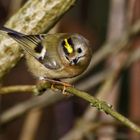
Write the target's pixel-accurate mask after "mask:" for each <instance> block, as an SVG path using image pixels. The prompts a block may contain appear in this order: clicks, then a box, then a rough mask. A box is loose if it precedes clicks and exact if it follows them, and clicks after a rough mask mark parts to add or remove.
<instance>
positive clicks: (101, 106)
mask: <svg viewBox="0 0 140 140" xmlns="http://www.w3.org/2000/svg"><path fill="white" fill-rule="evenodd" d="M51 85H52V84H51V83H49V82H46V81H42V82H41V83H39V85H37V86H36V88H37V89H36V90H33V92H34V93H36V91H40V89H44V88H45V89H48V88H51ZM54 87H55V88H56V89H59V90H61V91H63V88H64V87H63V86H62V85H54ZM65 91H66V92H68V93H70V94H73V95H76V96H78V97H80V98H82V99H84V100H86V101H88V102H89V103H90V105H91V106H93V107H96V108H97V109H98V110H99V111H103V112H105V113H106V114H109V115H110V116H112V117H114V118H115V119H117V120H119V121H120V122H122V123H123V124H124V125H126V126H128V127H129V128H131V129H133V130H134V131H136V132H138V133H140V128H139V127H138V126H136V125H135V124H134V123H132V122H131V121H129V120H128V119H127V118H125V117H124V116H122V115H121V114H119V113H117V112H116V111H114V110H113V109H112V106H111V105H110V104H107V103H106V102H105V101H102V100H99V99H97V98H95V97H93V96H91V95H89V94H88V93H86V92H83V91H80V90H77V89H75V88H73V87H67V88H66V89H65ZM0 120H1V121H0V122H1V123H2V118H1V119H0Z"/></svg>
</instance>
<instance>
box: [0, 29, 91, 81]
mask: <svg viewBox="0 0 140 140" xmlns="http://www.w3.org/2000/svg"><path fill="white" fill-rule="evenodd" d="M0 30H2V31H4V32H6V34H8V36H9V37H11V38H12V39H13V40H15V41H16V42H17V43H18V44H19V46H20V47H21V48H22V49H23V50H24V52H25V57H26V60H27V65H28V68H29V71H30V72H31V73H32V74H33V75H34V76H35V77H37V78H39V79H46V80H50V81H56V83H57V82H58V81H60V80H62V79H66V78H73V77H76V76H78V75H80V74H81V73H83V72H84V71H85V70H86V68H87V67H88V65H89V63H90V60H91V57H92V51H91V46H90V43H89V41H88V40H87V39H86V38H85V37H83V36H82V35H80V34H77V33H55V34H35V35H26V34H23V33H21V32H18V31H15V30H13V29H10V28H7V27H2V28H1V29H0Z"/></svg>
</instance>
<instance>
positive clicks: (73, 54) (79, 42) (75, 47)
mask: <svg viewBox="0 0 140 140" xmlns="http://www.w3.org/2000/svg"><path fill="white" fill-rule="evenodd" d="M61 47H62V49H63V50H62V51H63V56H64V57H65V58H66V60H67V61H68V62H69V64H70V65H78V64H79V63H81V62H82V61H84V59H86V58H85V57H86V55H87V52H88V51H89V43H88V40H86V39H85V38H84V37H82V36H81V35H78V34H72V35H70V37H68V38H65V39H64V40H62V43H61Z"/></svg>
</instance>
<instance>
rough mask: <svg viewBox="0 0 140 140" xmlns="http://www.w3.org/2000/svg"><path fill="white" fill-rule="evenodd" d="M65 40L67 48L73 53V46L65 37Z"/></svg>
mask: <svg viewBox="0 0 140 140" xmlns="http://www.w3.org/2000/svg"><path fill="white" fill-rule="evenodd" d="M64 41H65V48H66V49H67V51H68V53H72V52H73V48H72V46H71V45H70V44H69V43H68V40H67V39H64Z"/></svg>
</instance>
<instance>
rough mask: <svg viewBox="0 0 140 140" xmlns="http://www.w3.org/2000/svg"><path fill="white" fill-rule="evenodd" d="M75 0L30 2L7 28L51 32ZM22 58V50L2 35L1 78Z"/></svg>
mask: <svg viewBox="0 0 140 140" xmlns="http://www.w3.org/2000/svg"><path fill="white" fill-rule="evenodd" d="M74 2H75V0H59V1H54V0H45V1H44V0H43V1H40V0H29V1H27V3H26V4H25V5H24V6H23V7H22V8H21V9H20V10H19V11H18V12H17V13H16V14H15V15H14V16H12V17H11V18H10V19H9V21H8V22H7V23H6V24H5V26H7V27H9V28H12V29H15V30H17V31H20V32H23V33H27V34H38V33H41V32H44V31H49V30H50V29H51V27H52V26H54V25H55V23H56V22H57V21H58V20H59V19H60V17H61V16H62V15H64V13H66V11H67V10H68V9H69V8H70V7H71V6H72V5H73V4H74ZM21 57H22V53H21V49H20V47H18V44H17V43H15V42H14V41H12V39H10V38H8V37H7V36H4V35H3V34H0V60H1V63H0V78H2V77H3V76H4V75H5V74H6V73H7V72H8V71H9V70H10V69H11V68H13V67H14V66H15V65H16V63H17V62H18V60H19V59H20V58H21Z"/></svg>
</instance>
